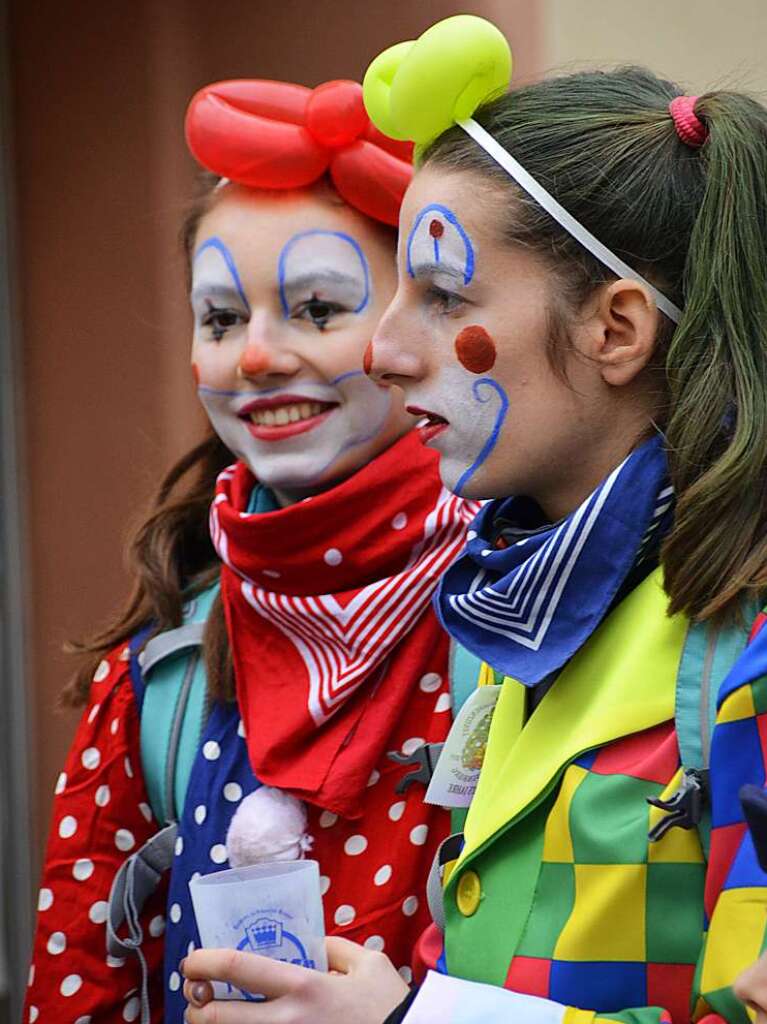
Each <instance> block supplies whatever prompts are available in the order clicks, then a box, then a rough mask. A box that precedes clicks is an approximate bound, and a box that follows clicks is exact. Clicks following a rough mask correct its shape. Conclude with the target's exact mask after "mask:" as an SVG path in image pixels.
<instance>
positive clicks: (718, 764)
mask: <svg viewBox="0 0 767 1024" xmlns="http://www.w3.org/2000/svg"><path fill="white" fill-rule="evenodd" d="M711 767H712V771H711V776H710V781H711V824H712V827H713V828H719V827H720V826H721V825H736V824H739V823H740V822H742V821H743V808H742V807H741V805H740V798H739V797H738V790H739V789H740V787H741V785H742V784H743V783H744V782H752V783H753V784H754V785H755V786H763V785H764V781H765V778H764V759H763V756H762V745H761V742H760V740H759V730H758V728H757V724H756V721H755V719H753V718H742V719H740V720H739V721H737V722H719V724H718V725H717V726H716V728H715V729H714V736H713V740H712V743H711Z"/></svg>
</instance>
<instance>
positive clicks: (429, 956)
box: [413, 921, 445, 985]
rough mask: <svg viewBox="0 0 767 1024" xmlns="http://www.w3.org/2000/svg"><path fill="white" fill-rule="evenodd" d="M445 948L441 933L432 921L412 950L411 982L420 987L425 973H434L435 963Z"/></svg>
mask: <svg viewBox="0 0 767 1024" xmlns="http://www.w3.org/2000/svg"><path fill="white" fill-rule="evenodd" d="M444 948H445V939H444V936H443V935H442V932H441V931H440V930H439V928H438V927H437V926H436V924H434V922H433V921H432V922H431V924H430V925H429V926H428V928H426V930H425V931H423V932H422V933H421V935H420V937H419V939H418V941H417V942H416V944H415V948H414V950H413V981H414V982H415V984H416V985H420V984H421V983H422V982H423V980H424V978H425V977H426V972H427V971H436V969H437V961H438V960H439V958H440V957H441V956H442V951H443V949H444Z"/></svg>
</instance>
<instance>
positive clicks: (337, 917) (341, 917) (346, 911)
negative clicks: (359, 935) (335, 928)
mask: <svg viewBox="0 0 767 1024" xmlns="http://www.w3.org/2000/svg"><path fill="white" fill-rule="evenodd" d="M356 916H357V911H356V910H355V909H354V907H351V906H349V904H348V903H342V904H341V906H340V907H339V908H338V909H337V910H336V912H335V914H334V915H333V920H334V921H335V923H336V924H337V925H339V927H341V926H343V925H346V924H351V923H352V921H353V920H354V918H355V917H356Z"/></svg>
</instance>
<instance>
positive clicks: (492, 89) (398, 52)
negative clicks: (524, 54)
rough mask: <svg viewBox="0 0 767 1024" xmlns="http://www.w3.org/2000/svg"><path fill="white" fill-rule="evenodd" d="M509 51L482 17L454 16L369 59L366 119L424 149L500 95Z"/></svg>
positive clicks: (508, 77) (507, 74) (507, 77)
mask: <svg viewBox="0 0 767 1024" xmlns="http://www.w3.org/2000/svg"><path fill="white" fill-rule="evenodd" d="M510 81H511V50H510V49H509V44H508V43H507V42H506V38H505V37H504V35H503V33H502V32H500V31H499V29H497V28H496V27H495V25H492V24H491V23H490V22H489V21H485V19H484V18H477V17H475V16H474V15H472V14H457V15H455V17H453V18H446V19H445V20H444V21H439V22H437V24H436V25H432V27H431V28H429V29H427V30H426V31H425V32H424V34H423V35H422V36H420V38H418V39H415V40H412V39H411V40H409V41H408V42H405V43H397V45H396V46H390V47H389V49H388V50H384V51H383V53H381V54H379V56H378V57H376V59H375V60H374V61H373V63H372V64H371V65H370V67H369V68H368V70H367V73H366V74H365V79H364V81H363V83H362V95H363V99H364V101H365V107H366V108H367V112H368V116H369V117H370V120H371V121H372V122H373V123H374V124H375V126H376V127H377V128H378V129H379V130H380V131H382V132H383V133H384V135H388V136H389V137H390V138H392V139H407V140H409V141H412V142H415V143H416V144H418V145H420V146H424V145H426V144H428V143H429V142H431V141H432V140H433V139H436V138H437V136H438V135H441V134H442V132H444V131H445V130H446V129H448V128H449V127H450V126H451V125H453V124H455V123H456V122H459V121H464V120H466V119H467V118H469V117H471V116H472V115H473V113H474V111H475V110H476V109H477V107H479V106H480V105H481V104H483V103H487V102H488V100H491V99H494V98H495V97H496V96H500V95H501V94H502V93H504V92H506V90H507V89H508V87H509V82H510Z"/></svg>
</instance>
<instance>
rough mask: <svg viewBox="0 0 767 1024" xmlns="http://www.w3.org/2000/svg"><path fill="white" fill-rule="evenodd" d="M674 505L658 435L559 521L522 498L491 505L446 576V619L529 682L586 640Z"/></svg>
mask: <svg viewBox="0 0 767 1024" xmlns="http://www.w3.org/2000/svg"><path fill="white" fill-rule="evenodd" d="M672 506H673V490H672V488H671V485H670V483H669V476H668V463H667V460H666V453H665V451H664V448H663V439H662V438H660V437H654V438H652V440H650V441H647V442H645V443H644V444H643V445H641V446H640V447H639V448H637V449H636V450H635V451H634V452H632V453H631V455H629V457H628V458H627V459H626V460H625V461H624V462H622V463H621V465H620V466H618V468H617V469H615V470H613V472H612V473H610V475H609V476H608V477H606V478H605V479H604V480H603V481H602V483H601V484H600V485H599V486H598V487H597V488H596V490H595V491H594V492H593V493H592V494H591V495H590V496H589V497H588V498H587V499H586V500H585V501H584V502H583V504H582V505H580V506H579V507H578V508H577V509H576V510H575V511H574V512H573V513H571V514H570V515H569V516H567V517H566V518H565V519H562V520H561V521H560V522H558V523H554V524H544V525H542V524H541V520H542V514H541V511H540V509H539V508H538V506H537V505H536V504H535V503H534V502H532V501H531V500H530V499H528V498H504V499H499V500H497V501H493V502H490V503H489V504H487V505H485V506H484V508H482V510H481V511H480V512H479V514H478V515H477V517H476V519H475V520H474V522H473V523H472V525H471V529H470V530H469V533H468V541H467V544H466V547H465V548H464V551H463V553H462V555H461V556H460V557H459V558H458V559H457V560H456V561H455V562H454V563H453V565H452V566H451V567H450V568H449V569H448V570H447V572H446V573H445V575H444V576H443V577H442V581H441V583H440V586H439V589H438V591H437V593H436V595H435V598H434V602H435V607H436V609H437V614H438V615H439V618H440V620H441V622H442V625H443V626H444V627H445V629H446V630H447V631H448V633H450V635H451V636H452V637H453V638H454V639H455V640H456V641H457V642H458V643H459V644H461V645H462V646H463V647H466V648H467V649H468V650H469V651H471V652H472V653H473V654H475V655H477V656H478V657H480V658H482V659H483V660H484V661H486V662H488V664H490V665H492V667H493V668H494V669H497V670H499V671H501V672H503V673H504V674H505V675H508V676H512V677H513V678H514V679H518V680H519V681H520V682H521V683H524V684H525V686H535V685H536V684H537V683H539V682H541V680H543V679H545V678H546V677H547V676H549V675H551V673H552V672H556V671H557V670H558V669H560V668H561V667H562V666H563V665H564V664H565V662H567V661H568V660H569V659H570V658H571V657H572V656H573V654H575V652H576V651H577V650H578V649H579V648H580V647H581V646H582V645H583V644H584V643H585V642H586V640H588V638H589V637H590V636H591V634H592V633H593V632H594V630H595V629H596V628H597V626H598V625H599V623H600V622H601V621H602V619H603V618H604V616H605V614H606V613H607V611H608V609H609V608H610V606H611V604H612V602H613V600H614V598H615V595H616V594H617V592H618V590H619V589H620V587H621V585H622V584H623V582H624V580H625V579H626V577H627V576H628V574H629V572H630V571H631V569H632V568H633V567H634V566H635V565H636V564H637V562H638V561H639V560H644V559H646V558H648V557H649V556H650V555H651V554H652V555H654V554H655V552H657V549H658V546H659V544H660V541H661V539H662V537H663V534H664V533H665V532H666V530H667V529H668V526H669V524H670V522H671V518H672V515H673V508H672ZM499 542H500V545H501V546H499ZM503 545H506V546H503Z"/></svg>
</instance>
